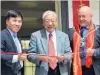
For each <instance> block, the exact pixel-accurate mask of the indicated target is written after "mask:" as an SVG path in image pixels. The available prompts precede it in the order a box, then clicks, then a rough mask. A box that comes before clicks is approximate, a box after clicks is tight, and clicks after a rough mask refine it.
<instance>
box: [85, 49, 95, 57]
mask: <svg viewBox="0 0 100 75" xmlns="http://www.w3.org/2000/svg"><path fill="white" fill-rule="evenodd" d="M93 54H94V50H93V49H91V48H88V49H87V50H86V55H88V56H92V55H93Z"/></svg>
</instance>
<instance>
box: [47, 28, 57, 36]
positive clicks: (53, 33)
mask: <svg viewBox="0 0 100 75" xmlns="http://www.w3.org/2000/svg"><path fill="white" fill-rule="evenodd" d="M46 34H47V37H48V36H49V34H52V35H53V36H54V35H55V34H56V33H55V30H54V31H53V32H52V33H50V32H48V31H47V30H46Z"/></svg>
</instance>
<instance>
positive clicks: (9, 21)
mask: <svg viewBox="0 0 100 75" xmlns="http://www.w3.org/2000/svg"><path fill="white" fill-rule="evenodd" d="M5 19H6V29H4V30H2V31H1V75H21V68H22V67H23V62H22V61H23V60H24V59H26V57H27V55H28V54H25V53H22V47H21V41H20V40H19V37H18V35H17V32H18V31H19V30H20V28H21V26H22V19H23V16H22V14H21V13H20V12H19V11H13V10H10V11H8V12H7V14H6V16H5ZM17 53H21V54H17Z"/></svg>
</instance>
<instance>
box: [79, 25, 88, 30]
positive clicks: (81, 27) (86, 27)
mask: <svg viewBox="0 0 100 75" xmlns="http://www.w3.org/2000/svg"><path fill="white" fill-rule="evenodd" d="M89 26H90V25H87V26H85V27H83V26H81V25H80V29H89Z"/></svg>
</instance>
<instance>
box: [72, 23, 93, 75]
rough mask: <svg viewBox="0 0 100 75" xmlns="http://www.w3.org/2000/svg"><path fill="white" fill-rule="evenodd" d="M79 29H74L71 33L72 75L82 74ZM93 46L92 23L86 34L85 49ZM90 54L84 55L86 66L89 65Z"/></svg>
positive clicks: (90, 61)
mask: <svg viewBox="0 0 100 75" xmlns="http://www.w3.org/2000/svg"><path fill="white" fill-rule="evenodd" d="M80 40H81V36H80V29H79V28H78V30H77V31H76V30H75V31H74V34H73V53H74V55H73V75H82V64H81V58H80ZM93 47H94V25H93V24H92V25H90V27H89V30H88V34H87V37H86V50H87V49H88V48H91V49H93ZM91 65H92V56H87V55H86V67H88V68H89V67H91Z"/></svg>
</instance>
